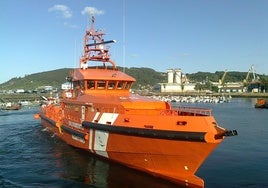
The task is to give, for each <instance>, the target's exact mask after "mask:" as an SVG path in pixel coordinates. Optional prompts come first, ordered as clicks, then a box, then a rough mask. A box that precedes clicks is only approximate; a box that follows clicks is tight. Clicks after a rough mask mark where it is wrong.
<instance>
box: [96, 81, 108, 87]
mask: <svg viewBox="0 0 268 188" xmlns="http://www.w3.org/2000/svg"><path fill="white" fill-rule="evenodd" d="M105 87H106V82H105V81H104V80H98V81H97V89H105Z"/></svg>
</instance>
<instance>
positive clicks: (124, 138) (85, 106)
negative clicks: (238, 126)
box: [38, 16, 237, 187]
mask: <svg viewBox="0 0 268 188" xmlns="http://www.w3.org/2000/svg"><path fill="white" fill-rule="evenodd" d="M91 22H92V23H91V26H90V28H88V29H87V30H86V33H85V36H84V50H83V51H84V52H83V55H82V57H81V59H80V67H79V68H76V69H74V70H73V72H72V73H71V75H70V79H69V81H70V82H71V85H72V86H71V89H70V90H68V91H64V92H63V93H62V98H61V99H59V100H57V101H56V100H49V99H48V100H47V101H46V102H45V103H44V104H43V105H42V106H41V108H40V112H39V114H38V117H40V118H41V123H42V125H43V126H45V127H47V128H48V129H49V130H50V131H51V132H53V133H54V134H55V135H56V136H58V137H59V138H61V139H62V140H63V141H65V142H66V143H68V144H70V145H72V146H74V147H78V148H81V149H84V150H88V151H90V152H91V153H93V154H96V155H98V156H102V157H104V158H107V159H109V160H112V161H115V162H118V163H121V164H123V165H125V166H127V167H130V168H134V169H137V170H141V171H144V172H147V173H149V174H151V175H154V176H157V177H161V178H164V179H167V180H170V181H173V182H176V183H178V184H181V185H184V186H190V187H204V181H203V180H202V179H201V178H199V177H197V176H195V172H196V171H197V170H198V168H199V167H200V165H201V164H202V163H203V162H204V160H205V159H206V158H207V157H208V156H209V155H210V153H211V152H212V151H213V150H214V149H215V148H216V147H217V146H218V144H220V143H221V141H222V140H223V139H224V138H225V137H226V136H233V135H236V134H237V132H236V131H235V130H226V129H224V128H222V127H220V126H218V124H217V122H216V120H215V119H214V117H213V116H212V113H211V110H210V109H200V108H190V107H177V108H172V107H171V105H170V104H169V103H168V102H163V101H158V100H155V99H151V98H148V97H145V96H139V95H135V94H132V93H131V92H130V89H131V87H132V85H133V83H134V82H135V79H134V78H133V77H131V76H129V75H127V74H125V73H124V72H121V71H119V70H118V69H117V67H116V64H115V62H113V61H112V60H111V59H110V54H109V48H108V46H107V44H109V43H113V42H115V41H114V40H111V41H104V40H103V36H104V34H105V33H104V32H103V31H97V30H95V29H94V16H92V19H91ZM90 41H91V42H92V43H90ZM92 62H97V63H101V64H100V65H99V64H97V66H90V63H92ZM95 64H96V63H95Z"/></svg>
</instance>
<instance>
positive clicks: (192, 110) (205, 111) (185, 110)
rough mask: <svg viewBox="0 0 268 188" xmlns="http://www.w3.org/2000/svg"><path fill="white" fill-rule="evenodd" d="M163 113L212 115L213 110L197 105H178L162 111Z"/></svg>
mask: <svg viewBox="0 0 268 188" xmlns="http://www.w3.org/2000/svg"><path fill="white" fill-rule="evenodd" d="M160 114H162V115H186V116H211V115H212V110H211V109H205V108H196V107H182V106H181V107H176V108H173V109H171V110H170V109H167V110H164V111H162V112H161V113H160Z"/></svg>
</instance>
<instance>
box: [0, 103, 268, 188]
mask: <svg viewBox="0 0 268 188" xmlns="http://www.w3.org/2000/svg"><path fill="white" fill-rule="evenodd" d="M255 102H256V99H251V98H233V99H232V100H231V101H230V102H229V103H221V104H212V103H205V104H204V103H194V104H188V103H187V104H186V103H175V104H173V105H185V106H196V107H207V108H211V109H212V110H213V115H214V116H215V118H216V120H217V122H218V124H219V125H220V126H222V127H225V128H228V129H236V130H237V131H238V136H234V137H228V138H226V139H225V140H224V141H223V142H222V143H221V144H220V145H219V147H218V148H217V149H216V150H215V151H214V152H213V153H212V154H211V155H210V156H209V157H208V158H207V160H206V161H205V162H204V163H203V164H202V166H201V167H200V168H199V170H198V171H197V173H196V174H197V176H199V177H201V178H203V179H204V181H205V186H206V187H208V188H214V187H238V188H239V187H247V188H248V187H250V188H251V187H254V188H255V187H268V109H255V108H254V104H255ZM36 112H38V108H37V107H31V108H22V109H21V110H18V111H0V187H8V188H9V187H12V188H13V187H15V188H20V187H21V188H24V187H26V188H29V187H30V188H31V187H52V188H53V187H100V188H117V187H120V188H123V187H127V188H128V187H131V188H136V187H139V188H140V187H146V188H150V187H152V188H158V187H163V188H169V187H170V188H173V187H178V186H177V185H174V184H172V183H170V182H168V181H166V180H162V179H160V178H155V177H152V176H150V175H147V174H145V173H142V172H139V171H136V170H132V169H129V168H127V167H124V166H122V165H119V164H116V163H113V162H108V161H106V160H104V159H102V158H98V157H95V156H93V155H91V154H90V153H88V152H85V151H81V150H79V149H76V148H74V147H71V146H69V145H67V144H65V143H63V142H62V141H60V140H59V139H57V138H56V137H55V136H54V135H52V134H51V133H49V132H48V131H47V130H46V129H44V127H42V126H41V124H40V120H34V118H33V115H34V113H36ZM193 155H195V154H194V153H193Z"/></svg>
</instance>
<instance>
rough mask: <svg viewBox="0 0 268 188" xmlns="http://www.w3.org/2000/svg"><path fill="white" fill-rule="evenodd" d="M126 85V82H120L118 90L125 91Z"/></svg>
mask: <svg viewBox="0 0 268 188" xmlns="http://www.w3.org/2000/svg"><path fill="white" fill-rule="evenodd" d="M125 83H126V82H123V81H119V82H118V84H117V89H124V86H125Z"/></svg>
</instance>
